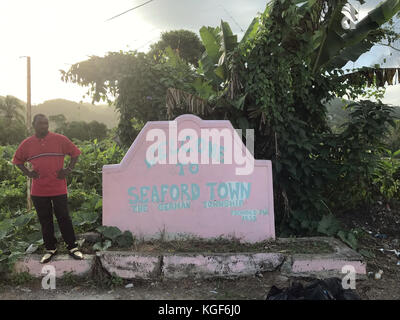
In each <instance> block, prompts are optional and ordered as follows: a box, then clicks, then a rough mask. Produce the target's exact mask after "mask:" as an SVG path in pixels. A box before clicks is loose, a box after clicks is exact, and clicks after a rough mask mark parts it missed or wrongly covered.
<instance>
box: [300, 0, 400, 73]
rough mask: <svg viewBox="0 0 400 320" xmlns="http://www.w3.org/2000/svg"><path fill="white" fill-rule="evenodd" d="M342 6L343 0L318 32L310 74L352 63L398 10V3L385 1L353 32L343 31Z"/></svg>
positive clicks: (399, 1)
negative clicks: (319, 36)
mask: <svg viewBox="0 0 400 320" xmlns="http://www.w3.org/2000/svg"><path fill="white" fill-rule="evenodd" d="M311 2H315V1H311ZM359 2H360V3H363V2H364V1H359ZM309 3H310V2H308V3H307V4H309ZM314 5H315V4H314ZM346 5H348V4H347V1H346V0H339V1H336V5H334V6H333V7H332V8H331V10H332V12H331V18H330V19H329V21H328V23H327V24H326V26H323V28H322V37H321V41H320V43H319V45H318V47H317V54H316V55H315V57H314V60H313V62H312V65H313V72H314V73H316V72H321V68H322V69H325V70H332V69H334V68H342V67H343V66H344V65H345V64H346V63H347V62H349V61H356V60H357V59H358V58H359V57H360V56H361V55H362V54H363V53H365V52H367V51H368V50H370V49H371V47H372V46H373V45H374V44H375V43H376V42H374V41H373V39H372V38H373V37H372V35H373V32H374V31H376V30H377V29H379V28H380V27H381V26H382V25H383V24H384V23H386V22H388V21H389V20H390V19H391V18H392V17H393V16H394V15H395V14H396V13H397V12H398V11H399V10H400V0H386V1H384V2H382V3H381V4H380V5H379V6H377V7H376V8H375V9H373V10H371V11H370V12H369V13H368V15H367V16H366V17H365V18H363V19H362V20H361V21H359V22H358V23H356V24H355V25H354V27H353V28H351V29H348V30H344V28H343V23H342V22H343V9H344V7H345V6H346ZM328 14H329V13H328Z"/></svg>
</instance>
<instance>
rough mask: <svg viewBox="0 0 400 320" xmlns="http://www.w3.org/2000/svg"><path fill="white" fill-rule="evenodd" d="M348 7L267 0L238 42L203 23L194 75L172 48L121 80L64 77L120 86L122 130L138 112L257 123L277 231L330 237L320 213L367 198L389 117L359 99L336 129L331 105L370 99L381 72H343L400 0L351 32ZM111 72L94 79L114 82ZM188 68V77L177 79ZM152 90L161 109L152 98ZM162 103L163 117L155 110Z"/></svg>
mask: <svg viewBox="0 0 400 320" xmlns="http://www.w3.org/2000/svg"><path fill="white" fill-rule="evenodd" d="M360 2H363V1H360ZM345 5H346V1H345V0H313V1H293V0H275V1H271V2H269V3H268V4H267V6H266V10H265V11H264V13H262V14H261V15H260V17H257V18H256V19H254V20H253V22H252V23H251V25H250V27H249V28H248V30H247V32H246V35H245V37H244V38H243V39H242V40H241V41H240V42H238V41H237V37H236V36H235V35H233V34H232V31H231V29H230V27H229V25H228V24H227V23H225V22H223V21H222V22H221V25H220V26H219V27H217V28H211V27H207V28H202V29H201V30H200V35H201V38H202V41H203V44H204V46H205V53H204V54H203V55H202V58H201V59H200V62H199V67H198V69H197V70H196V71H197V72H196V73H191V71H190V69H184V68H183V66H184V65H182V64H175V65H171V63H172V64H174V63H175V62H176V61H179V57H178V59H175V58H174V56H173V53H174V52H172V53H171V52H169V54H170V56H171V59H166V61H161V62H160V63H154V62H152V61H149V60H146V59H145V58H143V60H142V63H140V64H137V65H135V68H136V69H133V68H131V69H129V70H128V68H125V71H124V72H125V73H124V76H121V74H119V75H118V77H117V78H118V79H119V80H118V82H117V83H116V84H115V82H112V84H111V85H109V84H108V83H107V82H105V81H101V80H100V81H98V82H96V81H95V79H96V78H95V77H93V75H95V74H98V73H99V69H96V67H97V66H96V65H95V64H91V66H90V67H89V69H87V70H86V71H85V72H86V74H82V73H80V70H79V69H80V67H79V66H78V68H76V69H71V70H70V71H69V72H68V73H67V76H68V78H69V79H72V80H73V81H74V82H76V83H78V84H81V85H89V86H91V89H92V90H93V92H94V95H95V94H99V93H101V94H104V88H108V89H113V88H117V90H118V98H117V105H118V104H119V108H120V111H121V122H120V125H121V124H122V123H124V125H125V126H126V128H132V123H131V122H130V121H132V119H134V118H135V117H136V116H137V115H140V116H139V117H138V119H139V120H140V121H145V120H146V121H147V120H156V119H161V118H163V117H165V116H168V117H169V118H174V117H175V116H176V115H179V114H181V113H188V112H190V113H196V114H198V115H200V116H202V117H203V118H207V119H229V120H230V121H231V122H232V124H233V125H234V126H235V127H239V128H242V129H247V128H253V129H254V130H255V134H256V137H255V139H256V140H255V156H256V158H261V159H271V160H272V162H273V168H274V169H273V174H274V179H273V181H274V196H275V208H276V213H277V215H276V217H277V221H278V223H280V226H281V231H282V232H283V231H284V230H286V231H289V232H293V231H295V232H296V233H298V234H304V233H311V232H316V231H317V230H318V231H319V232H322V230H323V231H324V232H325V233H326V234H328V233H329V235H333V234H335V232H334V231H332V230H329V231H328V229H329V228H327V225H326V221H329V219H324V218H323V216H324V215H326V214H329V213H330V212H331V210H330V208H334V207H335V208H340V207H347V208H349V207H350V206H351V205H354V202H355V201H354V199H357V200H358V199H361V198H364V199H366V198H368V196H369V193H368V192H369V190H368V184H369V182H370V171H371V167H372V166H373V165H374V163H375V162H376V159H377V156H378V151H379V148H380V141H381V140H380V139H381V138H382V136H383V135H384V133H385V130H386V129H387V124H389V123H391V122H392V118H391V114H390V108H388V107H387V106H384V105H383V104H381V103H380V102H378V103H371V102H369V101H362V102H359V103H357V104H355V105H353V106H350V107H349V108H350V109H351V114H350V121H349V123H348V124H347V127H346V128H345V129H344V130H343V132H341V133H339V134H337V133H333V132H332V131H331V130H330V127H329V125H328V121H327V112H326V107H325V103H327V102H329V101H331V100H332V99H333V98H334V97H342V96H343V95H347V96H348V98H349V99H355V98H357V97H358V96H359V95H364V96H365V95H366V86H367V85H372V86H374V87H375V88H378V87H379V83H378V82H377V81H376V79H374V78H373V77H376V74H372V77H371V75H370V74H368V75H367V77H366V76H365V75H363V74H362V73H361V72H359V71H357V72H354V73H352V74H344V71H343V70H342V67H343V66H344V64H345V63H347V62H348V61H354V60H356V59H357V58H358V57H359V56H360V55H361V54H362V53H364V52H366V51H368V50H369V49H370V48H371V47H372V46H373V45H374V44H375V43H378V42H381V41H382V40H383V39H385V38H386V37H387V34H386V33H385V31H384V29H383V28H381V26H383V24H384V23H385V22H386V21H389V20H390V19H391V18H392V17H393V16H394V15H395V14H396V12H398V11H399V9H400V0H386V1H384V2H383V3H382V4H381V5H380V6H378V7H377V8H375V9H374V10H372V11H371V12H370V13H369V15H368V16H367V17H366V18H364V19H363V20H361V21H359V22H358V23H357V25H356V26H355V28H354V29H348V30H347V29H344V28H343V25H342V23H341V22H342V19H343V15H342V11H343V8H344V6H345ZM170 51H172V50H170ZM132 58H133V57H132ZM136 58H137V57H136ZM136 58H135V59H136ZM166 63H167V64H166ZM168 63H170V65H168ZM88 65H89V64H87V65H86V66H88ZM132 65H134V64H132ZM178 66H179V67H178ZM145 68H147V69H145ZM180 68H181V69H180ZM104 70H108V69H107V68H104ZM138 70H139V71H138ZM166 70H168V71H170V72H164V71H166ZM183 70H185V71H184V72H183ZM89 71H91V72H89ZM171 72H172V73H171ZM179 72H180V73H179ZM105 74H106V73H105V72H101V76H100V77H97V79H103V80H104V79H106V80H113V79H114V78H112V77H111V78H107V77H105ZM183 74H185V75H186V76H187V77H186V78H185V81H184V82H182V81H179V80H181V79H182V75H183ZM77 75H79V77H78V78H77V77H76V76H77ZM177 75H179V76H178V77H177ZM368 82H369V83H368ZM114 84H115V87H114ZM163 90H165V91H164V92H163ZM149 92H157V94H156V95H154V94H152V95H149ZM165 95H166V97H165ZM154 96H156V97H157V104H156V105H149V104H148V102H147V103H146V99H147V98H148V97H151V99H153V97H154ZM378 98H379V97H378ZM165 103H166V104H167V106H168V109H167V114H164V113H163V111H162V110H161V109H159V108H157V106H160V105H161V106H163V105H165ZM132 106H134V107H132ZM128 110H130V111H128ZM133 110H134V112H132V111H133ZM154 111H156V112H154ZM129 112H132V113H129ZM145 113H147V114H146V115H145ZM123 115H126V116H127V118H125V119H124V117H123ZM149 116H152V117H153V118H149ZM392 124H393V123H392ZM125 132H128V130H125ZM127 141H129V139H126V140H125V142H127ZM338 185H340V186H341V188H337V186H338ZM338 199H340V201H338ZM352 201H353V202H352ZM336 231H337V230H336Z"/></svg>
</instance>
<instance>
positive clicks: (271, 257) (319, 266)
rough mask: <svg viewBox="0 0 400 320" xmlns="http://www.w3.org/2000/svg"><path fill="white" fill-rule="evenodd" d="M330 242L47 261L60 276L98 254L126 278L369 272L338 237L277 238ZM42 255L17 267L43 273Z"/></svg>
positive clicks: (86, 266) (77, 271)
mask: <svg viewBox="0 0 400 320" xmlns="http://www.w3.org/2000/svg"><path fill="white" fill-rule="evenodd" d="M311 239H312V241H316V242H318V241H319V242H326V243H328V244H329V246H330V247H332V248H333V252H332V253H327V254H287V253H274V252H257V253H212V254H205V253H191V254H189V253H176V254H146V253H139V252H132V251H102V252H97V254H96V256H95V255H85V260H82V261H79V260H73V259H72V258H70V257H69V256H56V257H55V259H54V260H52V261H51V262H50V263H48V264H47V265H53V266H54V267H55V268H56V275H57V277H61V276H62V275H63V274H64V273H65V272H71V273H72V274H74V275H78V276H83V275H86V274H88V272H89V271H90V269H91V267H92V265H93V263H94V261H95V259H96V258H97V259H98V260H99V261H100V263H101V265H102V267H103V268H104V269H105V270H106V271H107V272H108V273H110V274H115V275H117V276H118V277H121V278H123V279H144V280H162V279H182V278H232V277H239V276H254V275H256V274H258V273H261V272H270V271H276V270H279V271H280V272H281V273H282V275H283V276H287V277H316V278H327V277H332V276H337V277H341V278H342V277H343V276H344V275H345V274H346V273H348V272H349V269H347V270H342V268H343V267H344V266H348V267H347V268H349V266H350V268H351V267H353V268H354V271H355V273H356V277H357V279H363V278H366V264H365V262H364V261H363V257H362V256H361V255H360V254H358V253H357V252H355V251H354V250H352V249H350V248H349V247H347V246H346V245H344V244H343V243H341V242H340V241H339V240H337V239H334V238H326V237H317V238H293V239H292V238H290V239H282V238H280V239H277V240H276V242H277V243H279V242H281V243H285V242H286V243H287V242H291V241H292V242H299V241H300V242H301V241H310V240H311ZM39 260H40V256H39V255H34V254H32V255H29V256H27V257H26V258H25V259H23V260H20V261H18V262H17V263H16V265H15V270H16V272H23V271H26V272H29V273H30V274H31V275H32V276H35V277H43V275H44V274H46V273H44V274H43V273H42V268H43V267H44V266H45V265H42V264H40V263H39Z"/></svg>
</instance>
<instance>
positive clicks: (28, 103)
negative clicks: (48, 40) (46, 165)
mask: <svg viewBox="0 0 400 320" xmlns="http://www.w3.org/2000/svg"><path fill="white" fill-rule="evenodd" d="M20 58H26V59H27V60H26V74H27V76H26V88H27V90H26V122H25V124H26V131H27V132H28V135H30V134H31V131H32V112H31V57H27V56H23V57H20ZM30 166H31V165H30V163H28V168H29V169H30ZM31 184H32V180H31V178H29V177H27V181H26V207H27V209H28V210H31V209H32V199H31Z"/></svg>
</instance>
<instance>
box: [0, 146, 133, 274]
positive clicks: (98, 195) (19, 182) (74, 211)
mask: <svg viewBox="0 0 400 320" xmlns="http://www.w3.org/2000/svg"><path fill="white" fill-rule="evenodd" d="M78 147H79V148H80V149H81V150H82V155H81V156H80V157H79V161H78V163H77V164H76V166H75V170H74V172H73V173H72V174H71V175H70V176H68V178H67V183H68V191H69V209H70V215H71V218H72V223H73V225H74V229H75V232H76V233H83V232H87V231H93V230H95V229H96V228H97V227H98V226H100V225H101V223H102V222H101V214H102V183H101V181H102V179H101V170H102V166H103V165H105V164H113V163H120V161H121V160H122V158H123V156H124V155H125V152H126V150H123V149H121V148H120V147H119V146H117V145H116V143H115V142H114V141H111V140H103V141H101V142H98V141H97V140H94V141H86V142H84V143H78ZM15 150H16V146H0V178H1V179H0V272H1V271H3V272H8V271H9V270H10V268H11V266H12V265H13V264H14V262H15V261H16V260H17V259H18V258H20V257H22V256H23V255H24V254H25V252H26V250H27V249H28V247H29V246H31V245H32V246H33V247H40V246H42V245H43V239H42V233H41V231H40V230H41V229H40V224H39V221H38V219H37V215H36V213H35V211H34V210H33V211H30V212H29V211H27V210H26V209H25V207H26V178H25V177H24V176H23V175H22V174H21V172H20V171H19V169H18V168H16V166H14V165H13V164H12V163H11V160H12V157H13V155H14V153H15ZM67 158H68V157H67ZM67 158H66V162H68V161H69V159H67ZM55 229H56V237H58V238H59V237H61V234H60V232H59V230H58V228H57V223H55ZM130 236H131V237H132V235H130ZM114 240H115V244H116V245H121V246H129V235H127V234H124V233H123V234H122V235H121V237H119V238H117V239H114Z"/></svg>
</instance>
